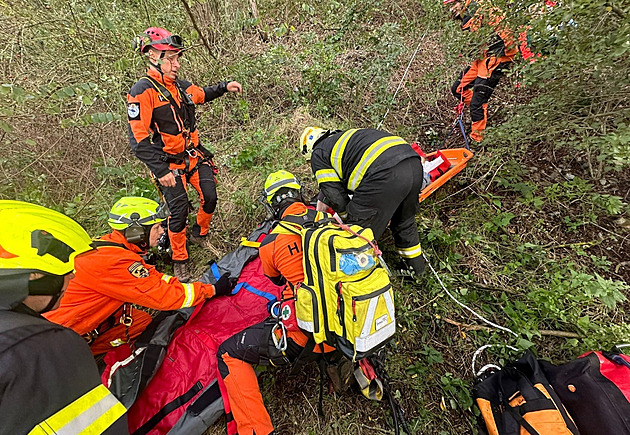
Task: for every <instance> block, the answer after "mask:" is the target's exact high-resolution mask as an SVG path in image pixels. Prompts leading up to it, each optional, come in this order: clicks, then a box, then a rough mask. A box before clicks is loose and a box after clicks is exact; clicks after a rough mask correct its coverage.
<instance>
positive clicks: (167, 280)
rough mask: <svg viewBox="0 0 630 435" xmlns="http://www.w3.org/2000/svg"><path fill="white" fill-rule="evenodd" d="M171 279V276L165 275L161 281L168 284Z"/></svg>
mask: <svg viewBox="0 0 630 435" xmlns="http://www.w3.org/2000/svg"><path fill="white" fill-rule="evenodd" d="M171 278H172V276H171V275H167V274H164V275H162V281H166V282H169V281H170V280H171Z"/></svg>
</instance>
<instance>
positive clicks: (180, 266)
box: [173, 262, 192, 282]
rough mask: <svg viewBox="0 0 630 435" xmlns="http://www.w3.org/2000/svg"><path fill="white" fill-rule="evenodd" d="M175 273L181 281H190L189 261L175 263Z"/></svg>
mask: <svg viewBox="0 0 630 435" xmlns="http://www.w3.org/2000/svg"><path fill="white" fill-rule="evenodd" d="M173 275H175V278H177V279H178V280H179V282H189V281H190V280H191V278H192V277H191V276H190V271H189V270H188V262H181V263H173Z"/></svg>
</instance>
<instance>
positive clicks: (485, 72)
mask: <svg viewBox="0 0 630 435" xmlns="http://www.w3.org/2000/svg"><path fill="white" fill-rule="evenodd" d="M444 4H445V5H448V4H450V5H451V6H450V14H451V17H452V18H453V19H456V20H460V21H461V22H462V30H464V31H471V32H476V31H477V30H479V29H480V28H481V26H482V25H484V24H487V25H489V26H492V27H493V29H494V31H495V36H494V37H493V39H492V41H491V42H490V44H489V46H488V48H487V49H486V50H484V52H483V57H482V58H481V59H476V60H475V61H473V62H472V64H471V65H470V66H469V67H468V68H466V69H465V70H464V71H463V72H462V73H461V74H460V76H459V78H458V79H457V80H456V81H455V83H453V86H452V87H451V92H452V93H453V95H454V96H455V97H456V98H457V99H458V100H460V101H462V102H463V103H464V104H465V105H466V106H469V107H470V118H471V121H472V126H471V133H470V138H471V139H472V140H474V141H475V142H481V141H482V140H483V132H484V130H485V129H486V124H487V120H488V100H490V97H491V96H492V93H493V92H494V89H495V88H496V86H497V85H498V84H499V80H501V77H503V75H504V73H505V71H506V70H507V68H508V67H509V66H510V64H511V63H512V61H513V60H514V56H516V54H517V53H518V45H517V41H516V39H515V37H514V34H513V32H512V31H510V29H509V28H508V27H507V25H506V24H505V22H504V19H505V15H504V13H503V11H501V10H500V9H499V8H497V7H493V6H492V5H490V4H489V3H488V2H487V1H486V0H479V1H478V2H477V1H473V0H444Z"/></svg>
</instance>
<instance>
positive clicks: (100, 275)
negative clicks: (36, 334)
mask: <svg viewBox="0 0 630 435" xmlns="http://www.w3.org/2000/svg"><path fill="white" fill-rule="evenodd" d="M99 241H100V242H109V243H110V244H111V245H112V246H101V247H98V248H97V249H95V250H94V251H91V252H88V253H86V254H85V255H82V256H80V257H77V259H76V261H75V277H74V278H73V279H72V280H71V281H70V284H69V285H68V288H67V289H66V292H65V293H64V295H63V297H62V298H61V304H60V306H59V308H58V309H56V310H54V311H50V312H48V313H46V314H44V317H46V318H47V319H48V320H50V321H51V322H55V323H58V324H60V325H63V326H66V327H68V328H71V329H73V330H74V331H75V332H76V333H77V334H79V335H82V336H85V335H86V334H88V333H91V332H93V331H95V330H98V331H99V334H98V335H97V336H96V337H95V339H94V341H93V342H92V343H91V346H90V348H91V350H92V353H93V354H94V355H98V354H101V353H104V352H107V351H108V350H110V349H111V348H113V347H116V346H119V345H121V344H123V343H126V342H128V341H129V340H130V339H133V338H135V337H137V336H138V335H140V334H141V333H142V331H144V329H145V328H146V326H147V325H148V324H149V323H150V322H151V316H150V315H149V314H148V313H147V312H146V311H145V310H144V309H146V308H148V309H152V310H177V309H179V308H186V307H191V306H193V305H197V304H199V303H201V302H203V301H204V300H205V299H206V298H210V297H212V296H214V294H215V290H214V286H213V285H211V284H202V283H201V282H194V283H188V284H183V283H180V282H179V281H178V280H177V278H175V277H172V276H170V275H167V274H164V273H160V272H158V271H157V270H155V267H153V266H151V265H148V264H147V263H145V262H144V260H143V259H142V257H140V255H139V253H141V250H140V248H138V247H137V246H136V245H133V244H131V243H129V242H127V240H126V239H125V236H124V235H123V234H122V233H120V232H119V231H116V230H114V231H113V232H112V233H110V234H107V235H105V236H103V237H102V238H101V239H100V240H99ZM124 304H127V306H128V307H129V315H130V316H131V318H132V319H133V320H132V323H131V325H130V326H129V327H128V328H127V327H126V326H125V325H123V324H121V323H120V317H121V315H122V307H123V305H124ZM131 304H133V305H131Z"/></svg>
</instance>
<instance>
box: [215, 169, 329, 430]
mask: <svg viewBox="0 0 630 435" xmlns="http://www.w3.org/2000/svg"><path fill="white" fill-rule="evenodd" d="M300 191H301V185H300V182H299V180H298V179H297V177H295V176H294V175H293V174H291V173H290V172H288V171H284V170H281V171H277V172H273V173H271V174H269V176H268V177H267V179H266V181H265V187H264V190H263V195H264V198H265V201H266V202H267V204H268V205H269V206H270V207H271V208H272V209H273V214H274V218H275V219H277V220H290V219H292V218H293V219H296V220H298V221H299V222H301V223H303V222H306V221H311V222H312V221H315V220H319V218H321V217H322V216H321V213H318V212H316V211H315V210H312V209H310V208H308V207H307V206H306V204H305V203H304V201H303V198H302V195H301V193H300ZM259 255H260V261H261V263H262V269H263V272H264V274H265V275H266V276H267V277H269V279H271V281H273V282H274V283H275V284H277V285H284V284H286V286H285V288H284V290H283V292H282V304H281V306H280V307H279V311H280V312H282V313H289V314H288V315H287V317H286V319H284V320H283V323H284V324H285V326H286V330H287V331H286V332H287V335H286V337H287V339H286V342H287V343H286V344H287V347H286V351H284V352H280V351H279V350H278V349H277V347H276V346H275V345H274V342H273V338H275V337H273V338H272V328H273V326H274V325H277V320H276V319H273V318H269V319H267V320H266V321H264V322H261V323H258V324H256V325H253V326H251V327H249V328H247V329H245V330H243V331H241V332H239V333H238V334H235V335H233V336H232V337H230V338H228V339H227V340H225V341H224V342H223V344H221V346H220V347H219V349H218V351H217V361H218V367H219V373H220V374H221V377H222V378H223V380H224V383H225V387H226V390H227V394H228V397H229V400H230V409H231V411H232V415H233V416H234V420H235V422H236V426H237V430H238V433H241V434H251V433H256V434H261V435H267V434H271V433H274V432H273V430H274V428H273V423H272V421H271V418H270V417H269V414H268V412H267V409H266V408H265V405H264V403H263V399H262V396H261V394H260V389H259V387H258V381H257V379H256V373H255V371H254V369H253V367H252V366H251V364H259V365H265V366H269V365H273V366H281V365H287V364H290V363H293V362H295V360H296V359H297V358H298V357H300V358H304V359H306V358H308V357H309V356H312V354H313V353H321V352H322V349H320V348H319V347H314V348H313V349H312V350H308V349H305V347H307V343H308V336H307V335H306V334H307V333H305V332H304V331H302V330H301V329H300V328H299V327H298V325H297V321H296V319H295V295H294V293H293V289H294V288H295V285H297V284H298V283H299V282H302V281H304V268H303V266H302V238H301V236H300V235H299V234H297V233H296V232H295V231H287V230H286V228H285V227H284V226H283V225H276V227H275V228H274V229H273V230H272V231H271V232H270V233H269V234H268V235H267V236H266V237H265V238H264V239H263V241H262V243H261V245H260V248H259ZM291 313H292V314H291ZM334 350H335V349H334V348H332V347H330V346H327V345H325V346H324V348H323V351H324V352H333V351H334Z"/></svg>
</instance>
